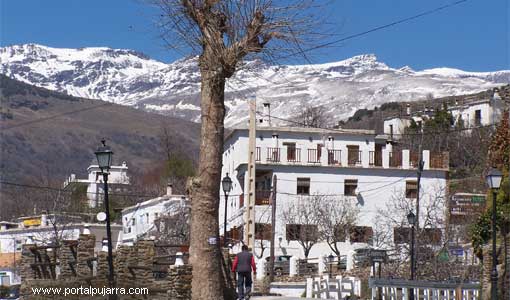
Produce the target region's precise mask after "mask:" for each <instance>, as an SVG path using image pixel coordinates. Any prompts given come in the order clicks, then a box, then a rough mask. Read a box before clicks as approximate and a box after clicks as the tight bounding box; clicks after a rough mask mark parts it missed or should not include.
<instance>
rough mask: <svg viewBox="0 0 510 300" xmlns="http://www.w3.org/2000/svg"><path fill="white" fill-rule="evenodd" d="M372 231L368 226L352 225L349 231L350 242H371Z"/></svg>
mask: <svg viewBox="0 0 510 300" xmlns="http://www.w3.org/2000/svg"><path fill="white" fill-rule="evenodd" d="M373 235H374V231H373V230H372V227H370V226H354V227H352V228H351V230H350V232H349V238H350V241H351V243H368V244H371V243H372V237H373Z"/></svg>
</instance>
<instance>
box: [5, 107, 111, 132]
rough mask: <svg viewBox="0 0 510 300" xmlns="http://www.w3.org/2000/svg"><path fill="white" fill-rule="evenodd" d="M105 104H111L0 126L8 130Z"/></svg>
mask: <svg viewBox="0 0 510 300" xmlns="http://www.w3.org/2000/svg"><path fill="white" fill-rule="evenodd" d="M107 105H111V103H104V104H100V105H94V106H90V107H85V108H81V109H77V110H71V111H67V112H63V113H60V114H56V115H52V116H49V117H44V118H40V119H36V120H31V121H26V122H21V123H18V124H14V125H10V126H5V127H2V130H8V129H13V128H18V127H22V126H26V125H30V124H34V123H39V122H43V121H48V120H52V119H55V118H58V117H61V116H65V115H70V114H75V113H80V112H84V111H87V110H92V109H96V108H99V107H103V106H107Z"/></svg>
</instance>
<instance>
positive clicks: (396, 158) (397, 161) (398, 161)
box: [389, 151, 402, 168]
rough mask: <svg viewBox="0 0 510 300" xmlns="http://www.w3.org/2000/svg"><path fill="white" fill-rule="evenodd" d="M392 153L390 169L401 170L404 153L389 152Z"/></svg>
mask: <svg viewBox="0 0 510 300" xmlns="http://www.w3.org/2000/svg"><path fill="white" fill-rule="evenodd" d="M389 153H390V167H392V168H401V167H402V152H401V151H398V152H389Z"/></svg>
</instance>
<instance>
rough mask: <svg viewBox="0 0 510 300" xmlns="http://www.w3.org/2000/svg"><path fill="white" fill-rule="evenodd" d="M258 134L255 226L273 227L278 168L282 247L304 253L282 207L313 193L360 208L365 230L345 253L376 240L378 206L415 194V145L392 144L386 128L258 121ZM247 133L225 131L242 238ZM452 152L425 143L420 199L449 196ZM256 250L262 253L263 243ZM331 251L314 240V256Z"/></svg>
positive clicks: (232, 215) (233, 222) (234, 227)
mask: <svg viewBox="0 0 510 300" xmlns="http://www.w3.org/2000/svg"><path fill="white" fill-rule="evenodd" d="M262 123H264V122H262ZM266 124H267V123H266ZM256 135H257V137H256V155H255V156H256V179H255V182H256V206H255V223H259V224H256V226H255V228H259V230H263V231H267V230H269V228H270V227H269V226H268V225H263V224H268V223H270V217H269V215H270V211H271V210H270V208H269V205H268V204H269V199H268V196H269V190H270V189H271V186H272V184H271V182H272V178H273V175H277V178H278V181H277V206H276V215H277V217H276V219H277V220H276V240H277V243H278V247H277V248H276V254H277V255H278V254H287V255H295V256H298V257H303V256H304V253H303V250H302V248H301V247H300V246H299V244H298V242H297V241H295V240H292V238H291V236H289V231H290V230H292V228H293V227H292V226H293V225H292V224H284V222H283V218H282V211H284V210H285V209H286V207H289V206H292V205H296V203H298V202H299V201H307V199H309V197H310V196H313V195H328V196H332V197H338V198H344V199H347V200H350V201H352V203H354V205H356V206H357V207H358V208H359V210H360V214H359V218H358V220H357V221H356V225H357V227H356V228H354V229H353V230H354V232H358V233H362V234H359V235H351V236H350V237H347V239H346V240H345V242H342V243H340V245H339V246H340V251H341V253H342V255H351V254H352V252H353V250H354V249H356V248H360V247H366V246H367V245H369V244H370V243H371V239H372V234H373V232H374V228H373V227H374V218H375V217H376V215H377V210H378V209H379V208H384V207H385V205H386V203H387V202H388V201H390V200H391V199H392V197H394V196H402V197H406V198H409V201H413V199H412V198H413V196H414V197H416V195H415V193H416V187H417V184H416V173H417V172H416V171H417V170H416V165H417V160H416V158H417V157H418V156H417V155H416V153H410V151H409V150H400V151H397V150H394V149H393V147H392V144H391V143H390V142H389V141H388V140H387V139H386V138H385V136H377V135H376V134H375V132H374V131H371V130H344V129H339V130H323V129H316V128H295V127H259V128H257V134H256ZM248 140H249V139H248V129H244V128H241V129H234V130H233V131H232V132H231V133H230V134H229V135H228V136H227V137H226V140H225V146H224V153H223V169H222V177H223V176H225V175H226V174H227V173H228V174H229V176H230V177H231V178H232V181H233V190H232V191H231V192H230V196H229V198H228V204H227V211H228V212H227V220H228V221H227V223H228V224H227V231H228V232H227V234H228V236H229V237H234V238H236V237H237V238H239V239H243V233H242V228H243V225H244V211H245V202H246V200H245V199H247V197H248V194H247V187H248V172H247V163H248V142H249V141H248ZM447 157H448V155H447V154H444V153H443V154H438V153H430V152H429V151H426V150H425V151H423V160H424V171H423V175H422V179H421V197H420V199H421V201H423V202H424V203H425V202H427V201H428V200H429V198H431V197H444V196H445V195H444V194H445V191H446V187H447V177H448V158H447ZM220 194H221V195H220V197H221V201H220V209H219V212H220V215H219V223H220V234H223V219H224V216H223V212H224V198H223V193H220ZM422 213H423V212H422ZM420 215H421V214H420ZM404 218H405V217H404ZM289 225H291V226H289ZM294 230H295V229H294ZM258 234H259V233H257V232H256V235H258ZM254 251H255V252H256V253H260V248H259V246H258V245H257V243H255V249H254ZM330 253H332V252H331V250H330V249H329V247H328V246H327V244H326V243H319V244H317V245H315V246H313V247H312V249H311V252H310V254H309V257H318V256H319V255H329V254H330ZM268 255H269V251H265V253H264V256H268Z"/></svg>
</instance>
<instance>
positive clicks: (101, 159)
mask: <svg viewBox="0 0 510 300" xmlns="http://www.w3.org/2000/svg"><path fill="white" fill-rule="evenodd" d="M101 143H102V146H100V147H99V148H98V149H97V151H96V152H95V154H96V158H97V163H98V165H99V169H101V174H103V182H104V208H105V213H106V238H107V240H108V271H109V272H108V283H109V284H110V287H111V288H113V287H115V280H114V278H115V276H114V271H113V254H112V231H111V227H110V204H109V202H108V171H109V170H110V167H111V166H112V156H113V152H112V150H111V149H110V148H109V147H108V146H106V142H105V140H104V139H103V140H101ZM110 299H116V295H114V294H111V295H110Z"/></svg>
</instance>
